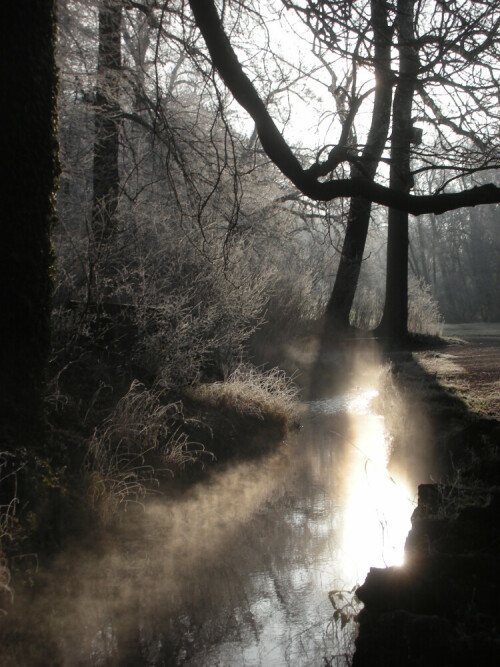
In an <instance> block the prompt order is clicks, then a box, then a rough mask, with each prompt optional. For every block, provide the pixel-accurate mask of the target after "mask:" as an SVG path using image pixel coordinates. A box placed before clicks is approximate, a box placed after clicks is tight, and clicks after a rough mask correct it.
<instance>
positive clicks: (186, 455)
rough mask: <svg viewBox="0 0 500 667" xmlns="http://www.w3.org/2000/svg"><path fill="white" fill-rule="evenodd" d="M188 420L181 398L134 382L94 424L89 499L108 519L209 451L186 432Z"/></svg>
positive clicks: (90, 452) (89, 450)
mask: <svg viewBox="0 0 500 667" xmlns="http://www.w3.org/2000/svg"><path fill="white" fill-rule="evenodd" d="M184 421H185V420H184V416H183V412H182V403H180V402H168V401H167V402H165V398H164V391H163V390H161V389H148V388H147V387H145V386H144V385H143V384H142V383H140V382H138V381H137V380H134V381H133V382H132V384H131V385H130V388H129V390H128V392H127V393H126V394H125V395H124V396H123V397H122V398H121V399H120V400H119V401H118V403H117V404H116V406H115V408H114V409H113V410H112V412H111V413H110V414H109V415H108V417H106V419H105V420H104V421H103V423H102V424H101V425H100V426H98V427H97V428H96V429H95V431H94V434H93V436H92V438H91V439H90V442H89V447H88V453H87V456H86V460H85V466H86V469H87V471H88V475H89V500H90V503H91V506H92V508H93V509H94V511H95V512H96V513H97V514H98V515H99V516H100V518H101V519H102V520H103V521H104V522H107V521H108V520H109V518H110V517H111V516H112V515H113V514H115V513H116V511H117V510H118V509H119V508H120V507H124V508H126V507H127V506H128V505H129V504H130V503H140V502H141V501H142V500H144V498H145V497H146V495H147V494H148V493H149V492H151V491H152V490H154V489H155V488H158V486H159V483H160V478H161V477H162V476H165V475H166V474H173V473H174V471H179V470H181V469H183V468H184V467H185V466H186V465H187V464H189V463H193V462H194V461H195V460H197V459H198V458H199V457H200V456H201V455H203V454H207V453H206V452H205V450H204V447H203V445H201V444H197V443H193V442H190V440H189V438H188V436H187V435H186V433H184V432H183V431H182V424H183V423H184Z"/></svg>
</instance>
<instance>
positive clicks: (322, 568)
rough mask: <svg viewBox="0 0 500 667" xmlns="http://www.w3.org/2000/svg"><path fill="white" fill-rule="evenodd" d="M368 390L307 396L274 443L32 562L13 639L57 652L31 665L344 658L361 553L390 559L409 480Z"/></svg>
mask: <svg viewBox="0 0 500 667" xmlns="http://www.w3.org/2000/svg"><path fill="white" fill-rule="evenodd" d="M376 397H377V387H376V386H375V384H367V383H365V384H364V385H363V386H361V387H358V388H356V389H355V390H353V391H350V392H349V393H347V394H344V395H343V396H340V397H335V396H334V397H330V398H326V399H320V400H315V401H310V402H308V403H304V405H303V417H302V422H303V428H302V429H301V430H300V431H299V432H297V433H296V434H292V435H291V436H290V437H289V438H288V440H287V442H286V443H284V444H283V445H282V446H281V447H280V448H279V449H278V450H276V449H275V450H273V451H272V452H271V453H268V454H267V455H265V456H263V457H260V458H259V459H258V460H253V461H250V462H248V461H246V462H239V463H234V462H232V463H228V464H225V465H220V467H215V468H214V469H212V471H211V472H210V473H209V474H208V475H207V476H206V477H204V478H203V479H202V480H201V481H199V482H197V483H195V484H194V485H192V486H191V487H189V488H186V489H184V490H183V491H182V492H177V495H176V496H175V497H168V496H167V497H163V496H158V497H157V498H153V499H152V500H150V501H149V502H148V503H147V504H146V506H145V508H137V510H135V511H128V512H127V513H126V514H125V515H124V519H123V521H122V524H121V526H120V527H119V528H117V529H115V531H114V532H113V533H112V534H109V535H107V536H106V538H105V539H104V538H103V541H102V542H99V543H97V544H96V543H91V544H87V545H85V546H84V547H83V548H82V545H81V544H78V545H75V547H74V549H71V548H68V549H67V550H65V552H64V553H63V554H61V555H60V556H58V557H57V559H56V562H55V564H54V567H53V569H52V570H51V572H46V573H43V572H40V573H39V575H38V577H39V583H38V586H39V593H41V594H37V595H36V596H35V598H34V600H33V599H31V600H30V603H29V604H30V611H29V613H28V614H27V615H24V619H25V620H26V618H27V617H28V618H29V619H31V620H29V621H28V625H30V624H31V626H30V627H31V630H30V631H31V633H32V637H31V639H29V641H28V642H27V643H29V644H30V648H29V649H27V648H25V649H23V650H25V651H28V650H29V651H33V652H36V650H37V645H38V646H40V647H41V648H39V650H40V651H41V652H42V653H43V654H44V655H45V657H46V658H47V656H50V650H52V651H53V654H54V656H57V659H55V660H54V663H52V662H50V658H47V662H46V663H45V662H43V663H40V664H62V665H89V664H91V665H120V666H122V665H131V666H132V665H176V666H177V665H186V666H193V667H194V666H209V667H217V666H218V667H240V666H245V667H260V666H262V667H267V666H272V667H281V666H284V665H291V666H292V667H298V666H304V667H305V666H308V665H311V666H312V665H316V666H318V667H319V666H320V665H325V664H326V665H338V666H340V665H348V664H349V658H350V656H351V655H352V652H353V641H354V638H355V634H356V624H355V622H354V620H353V615H354V614H355V612H356V610H357V607H356V602H355V598H354V595H353V590H354V588H355V586H356V585H357V584H361V583H362V582H363V581H364V579H365V576H366V574H367V572H368V570H369V568H370V567H371V566H381V567H383V566H386V565H393V564H400V563H402V559H403V547H404V541H405V538H406V535H407V532H408V530H409V528H410V516H411V513H412V511H413V509H414V496H415V491H416V487H412V485H411V483H408V482H407V481H406V480H405V479H403V478H402V477H395V476H394V474H393V473H391V474H390V473H389V472H388V471H387V463H388V460H389V456H390V449H391V444H390V441H389V439H388V437H387V435H386V432H385V426H384V417H383V415H381V414H378V413H377V410H376V408H375V407H374V405H376V402H375V403H374V401H375V399H376ZM44 591H45V592H46V593H47V594H46V595H44V594H43V592H44ZM49 593H50V594H49ZM16 606H19V605H16ZM42 638H43V639H42ZM27 643H26V646H27ZM51 646H52V649H50V647H51ZM23 655H24V654H23ZM26 661H27V662H26V664H32V663H31V662H30V658H29V656H28V658H27V659H26ZM19 664H22V662H21V660H20V661H19ZM33 664H35V662H33ZM36 664H38V663H36Z"/></svg>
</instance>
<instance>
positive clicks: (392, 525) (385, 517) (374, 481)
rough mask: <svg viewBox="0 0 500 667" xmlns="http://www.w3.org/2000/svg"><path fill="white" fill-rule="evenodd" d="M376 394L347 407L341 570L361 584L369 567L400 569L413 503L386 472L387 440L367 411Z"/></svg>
mask: <svg viewBox="0 0 500 667" xmlns="http://www.w3.org/2000/svg"><path fill="white" fill-rule="evenodd" d="M376 395H377V392H376V390H369V391H366V392H363V393H361V394H359V395H358V396H357V397H356V398H353V399H352V400H351V402H350V404H349V412H350V414H351V437H352V440H351V441H350V443H349V446H348V450H347V453H346V457H345V461H344V465H343V475H342V482H343V490H342V493H343V495H344V512H343V536H342V545H343V554H344V555H343V560H344V563H343V567H344V570H345V574H346V577H347V578H348V579H350V580H351V581H358V582H361V581H363V579H364V577H365V575H366V573H367V572H368V571H369V569H370V567H389V566H391V565H402V564H403V562H404V545H405V541H406V537H407V535H408V531H409V530H410V527H411V514H412V512H413V509H414V503H413V501H412V499H411V493H410V490H409V488H408V487H407V486H406V484H405V483H404V482H403V481H402V480H399V479H397V478H393V477H391V476H390V474H389V473H388V471H387V464H388V461H389V455H390V451H389V442H388V439H387V436H386V433H385V426H384V419H383V417H381V416H379V415H375V414H372V413H369V412H368V407H369V404H370V401H371V400H372V398H374V397H375V396H376Z"/></svg>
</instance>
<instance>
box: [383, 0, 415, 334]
mask: <svg viewBox="0 0 500 667" xmlns="http://www.w3.org/2000/svg"><path fill="white" fill-rule="evenodd" d="M414 7H415V0H398V6H397V19H396V21H397V30H398V51H399V77H398V83H397V86H396V92H395V94H394V103H393V109H392V137H391V168H390V176H389V178H390V188H391V190H394V191H396V192H403V193H409V191H410V190H411V187H412V185H413V179H412V175H411V172H410V146H411V143H412V141H413V139H414V129H413V123H412V117H411V111H412V105H413V95H414V92H415V86H416V81H417V75H418V71H419V64H420V63H419V58H418V49H417V44H416V41H415V35H414V29H413V22H414ZM378 331H379V333H380V334H381V335H382V336H384V337H386V338H389V339H390V340H393V341H400V340H403V339H404V338H405V337H406V336H407V334H408V213H406V212H404V211H398V210H396V209H392V208H391V209H389V227H388V236H387V273H386V288H385V306H384V313H383V316H382V322H381V323H380V326H379V329H378Z"/></svg>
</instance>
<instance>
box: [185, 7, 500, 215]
mask: <svg viewBox="0 0 500 667" xmlns="http://www.w3.org/2000/svg"><path fill="white" fill-rule="evenodd" d="M189 5H190V7H191V11H192V12H193V16H194V19H195V22H196V25H197V27H198V29H199V30H200V32H201V34H202V35H203V38H204V40H205V43H206V45H207V48H208V51H209V53H210V57H211V59H212V63H213V66H214V67H215V69H216V70H217V72H218V73H219V75H220V77H221V78H222V80H223V81H224V83H225V84H226V86H227V87H228V89H229V90H230V91H231V93H232V95H233V96H234V98H235V99H236V101H237V102H238V103H239V104H240V105H241V106H242V107H243V108H244V109H245V110H246V111H247V112H248V113H249V115H250V116H251V117H252V119H253V120H254V122H255V125H256V128H257V132H258V135H259V139H260V142H261V144H262V147H263V149H264V151H265V152H266V153H267V155H268V156H269V158H270V159H271V160H272V161H273V162H274V164H275V165H276V166H277V167H278V169H279V170H280V171H281V172H282V173H283V174H284V175H285V176H286V177H287V178H289V179H290V181H291V182H292V183H293V184H294V185H295V187H297V188H298V189H299V190H300V191H301V192H302V193H303V194H304V195H306V196H307V197H310V198H311V199H314V200H315V201H330V200H332V199H336V198H339V197H360V196H362V197H365V198H366V199H369V200H371V201H373V202H376V203H377V204H382V205H383V206H388V207H390V208H394V209H399V210H402V211H408V213H411V214H412V215H422V214H424V213H436V214H440V213H444V212H445V211H450V210H453V209H457V208H462V207H468V206H477V205H479V204H494V203H498V202H500V188H499V187H497V186H495V185H493V184H488V185H482V186H479V187H474V188H471V189H467V190H463V191H460V192H453V193H444V194H439V195H409V194H405V193H402V192H395V191H393V190H391V189H390V188H388V187H386V186H383V185H380V184H377V183H374V182H373V181H371V180H369V179H363V178H351V179H331V180H328V181H320V180H318V178H317V174H318V169H317V168H316V169H315V168H314V166H313V167H312V168H310V169H304V168H303V167H302V165H301V164H300V162H299V160H298V159H297V157H296V156H295V155H294V153H293V151H292V150H291V148H290V146H289V145H288V144H287V142H286V141H285V139H284V137H283V135H282V134H281V132H280V131H279V130H278V128H277V126H276V124H275V123H274V121H273V119H272V118H271V116H270V115H269V113H268V111H267V109H266V106H265V104H264V102H263V101H262V100H261V98H260V97H259V94H258V92H257V90H256V89H255V87H254V86H253V84H252V82H251V81H250V79H249V78H248V77H247V75H246V74H245V72H244V71H243V68H242V66H241V64H240V62H239V61H238V58H237V56H236V53H235V52H234V50H233V48H232V46H231V43H230V41H229V38H228V37H227V35H226V33H225V32H224V28H223V26H222V24H221V21H220V18H219V15H218V13H217V10H216V8H215V5H214V2H213V0H189ZM339 148H340V147H339ZM320 171H321V170H320Z"/></svg>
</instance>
